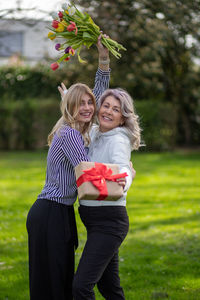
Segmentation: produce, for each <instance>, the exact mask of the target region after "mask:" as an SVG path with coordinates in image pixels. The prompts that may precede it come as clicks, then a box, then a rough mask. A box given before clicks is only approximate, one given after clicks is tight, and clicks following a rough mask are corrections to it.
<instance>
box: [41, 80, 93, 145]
mask: <svg viewBox="0 0 200 300" xmlns="http://www.w3.org/2000/svg"><path fill="white" fill-rule="evenodd" d="M84 94H87V95H89V96H90V97H91V99H92V101H93V105H94V114H93V117H92V119H91V121H90V122H88V123H85V124H84V126H80V123H79V122H78V121H77V120H76V117H77V115H78V113H79V108H80V104H81V100H82V97H83V95H84ZM60 110H61V113H62V117H61V118H60V119H59V120H58V121H57V123H56V124H55V125H54V127H53V129H52V130H51V132H50V134H49V135H48V139H47V141H48V145H49V146H50V145H51V142H52V140H53V137H54V135H55V133H59V130H60V129H61V128H62V127H63V126H64V125H69V126H70V127H71V128H74V129H76V130H78V131H80V133H81V134H82V135H83V138H84V141H85V143H86V145H87V144H89V142H90V138H89V130H90V128H91V126H92V123H93V122H94V119H95V115H96V101H95V97H94V95H93V93H92V91H91V89H90V88H89V87H88V86H87V85H86V84H83V83H76V84H73V85H72V86H71V87H70V88H69V89H68V91H67V94H65V96H64V97H63V99H62V101H61V104H60Z"/></svg>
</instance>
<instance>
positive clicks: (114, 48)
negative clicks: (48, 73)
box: [48, 3, 126, 70]
mask: <svg viewBox="0 0 200 300" xmlns="http://www.w3.org/2000/svg"><path fill="white" fill-rule="evenodd" d="M52 17H53V21H52V24H51V27H50V29H51V32H49V33H48V38H50V39H51V40H54V39H55V38H61V39H62V43H57V44H56V45H55V49H56V50H57V51H60V52H61V53H62V56H61V57H60V58H59V59H58V60H57V62H54V63H52V64H51V69H52V70H56V69H57V68H58V67H59V65H60V63H61V62H62V61H68V60H69V59H70V57H71V56H73V55H75V53H77V56H78V60H79V62H81V63H85V62H86V61H84V60H83V59H81V57H80V51H81V49H82V46H86V47H87V48H88V49H89V48H90V47H91V46H92V45H93V44H96V43H97V40H98V36H99V35H100V34H101V31H100V28H99V26H97V25H96V24H95V23H94V21H93V20H92V18H91V17H90V15H89V14H88V13H86V12H84V13H82V12H81V11H80V10H78V9H77V7H76V6H75V4H72V3H70V4H63V5H62V10H61V11H59V12H58V13H53V14H52ZM63 40H64V42H63ZM101 42H102V44H103V45H104V46H105V47H106V48H108V49H109V51H110V52H111V53H112V54H113V55H114V56H115V57H116V58H120V57H121V54H120V53H119V50H126V48H124V47H123V46H122V45H120V44H119V43H117V42H116V41H114V40H112V39H110V38H107V37H105V36H102V38H101Z"/></svg>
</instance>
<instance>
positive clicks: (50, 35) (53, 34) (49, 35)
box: [48, 31, 56, 41]
mask: <svg viewBox="0 0 200 300" xmlns="http://www.w3.org/2000/svg"><path fill="white" fill-rule="evenodd" d="M48 38H49V39H50V40H52V41H53V40H54V39H55V38H56V35H55V33H53V32H51V31H50V32H49V33H48Z"/></svg>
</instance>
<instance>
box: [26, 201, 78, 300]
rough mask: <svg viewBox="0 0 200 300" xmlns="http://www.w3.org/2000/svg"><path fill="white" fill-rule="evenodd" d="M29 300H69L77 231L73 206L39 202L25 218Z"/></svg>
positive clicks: (71, 297)
mask: <svg viewBox="0 0 200 300" xmlns="http://www.w3.org/2000/svg"><path fill="white" fill-rule="evenodd" d="M27 231H28V243H29V282H30V299H31V300H58V299H59V300H72V299H73V296H72V281H73V276H74V249H75V246H77V242H78V240H77V231H76V222H75V216H74V208H73V206H67V205H63V204H59V203H57V202H55V201H50V200H46V199H39V200H36V202H35V203H34V204H33V206H32V207H31V209H30V211H29V213H28V216H27Z"/></svg>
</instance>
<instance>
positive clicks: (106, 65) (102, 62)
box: [99, 56, 110, 71]
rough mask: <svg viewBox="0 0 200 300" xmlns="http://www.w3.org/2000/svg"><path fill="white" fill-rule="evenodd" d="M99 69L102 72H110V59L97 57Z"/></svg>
mask: <svg viewBox="0 0 200 300" xmlns="http://www.w3.org/2000/svg"><path fill="white" fill-rule="evenodd" d="M99 69H101V70H102V71H109V70H110V58H109V56H103V57H99Z"/></svg>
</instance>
